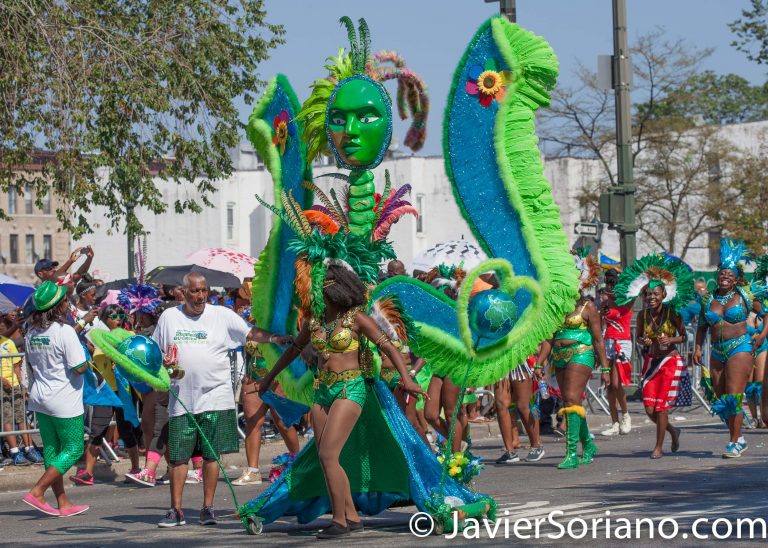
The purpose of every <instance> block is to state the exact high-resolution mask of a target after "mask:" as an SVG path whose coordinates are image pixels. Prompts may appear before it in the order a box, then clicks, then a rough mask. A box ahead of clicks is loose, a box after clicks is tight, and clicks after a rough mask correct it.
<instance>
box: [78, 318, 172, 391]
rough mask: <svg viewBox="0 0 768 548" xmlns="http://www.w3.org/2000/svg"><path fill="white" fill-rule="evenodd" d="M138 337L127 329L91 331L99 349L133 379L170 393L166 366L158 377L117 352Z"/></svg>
mask: <svg viewBox="0 0 768 548" xmlns="http://www.w3.org/2000/svg"><path fill="white" fill-rule="evenodd" d="M134 335H136V333H133V332H131V331H127V330H125V329H120V328H117V329H113V330H112V331H107V330H106V329H91V331H90V332H89V336H90V338H91V341H92V342H93V344H94V345H95V346H96V347H98V348H99V349H100V350H101V351H102V352H104V354H106V356H107V357H108V358H109V359H110V360H112V361H113V362H115V363H116V364H117V365H119V366H120V367H121V368H122V369H124V370H125V371H127V372H128V374H130V375H131V376H132V377H134V378H137V379H139V380H140V381H141V382H143V383H144V384H147V385H149V386H151V387H152V388H154V389H155V390H160V391H161V392H168V389H169V388H170V387H171V378H170V377H169V376H168V371H167V370H166V368H165V366H163V365H161V366H160V369H159V370H158V372H157V376H155V375H153V374H151V373H149V372H148V371H146V370H145V369H144V368H143V367H140V366H139V365H136V364H135V363H133V362H132V361H131V360H130V359H129V358H128V356H126V355H125V354H122V353H120V352H118V351H117V347H118V346H120V344H121V343H122V342H123V341H125V340H127V339H130V338H131V337H133V336H134Z"/></svg>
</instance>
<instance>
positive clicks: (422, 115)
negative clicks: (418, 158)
mask: <svg viewBox="0 0 768 548" xmlns="http://www.w3.org/2000/svg"><path fill="white" fill-rule="evenodd" d="M384 63H392V65H384ZM366 72H367V73H368V75H369V76H370V77H371V78H373V79H374V80H376V81H377V82H386V81H387V80H392V79H397V112H398V114H399V115H400V119H401V120H405V119H407V118H408V116H409V115H410V116H412V117H413V122H412V123H411V127H410V128H409V129H408V133H407V134H406V135H405V141H404V144H405V146H407V147H408V148H410V149H411V150H413V151H414V152H417V151H419V150H421V148H422V147H423V146H424V141H425V140H426V139H427V116H428V115H429V95H428V94H427V86H426V84H425V83H424V80H422V79H421V77H419V75H418V74H416V73H415V72H413V71H412V70H410V69H409V68H408V67H407V66H406V63H405V59H403V58H402V57H401V56H400V55H399V54H398V53H397V52H395V51H389V50H382V51H379V52H377V53H375V54H374V55H373V58H372V60H371V62H370V63H369V64H368V66H367V70H366Z"/></svg>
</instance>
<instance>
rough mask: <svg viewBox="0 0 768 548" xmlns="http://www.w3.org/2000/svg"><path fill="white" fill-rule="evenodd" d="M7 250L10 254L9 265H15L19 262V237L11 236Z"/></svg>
mask: <svg viewBox="0 0 768 548" xmlns="http://www.w3.org/2000/svg"><path fill="white" fill-rule="evenodd" d="M8 250H9V252H10V254H11V263H12V264H16V263H18V262H19V235H18V234H11V241H10V245H9V246H8Z"/></svg>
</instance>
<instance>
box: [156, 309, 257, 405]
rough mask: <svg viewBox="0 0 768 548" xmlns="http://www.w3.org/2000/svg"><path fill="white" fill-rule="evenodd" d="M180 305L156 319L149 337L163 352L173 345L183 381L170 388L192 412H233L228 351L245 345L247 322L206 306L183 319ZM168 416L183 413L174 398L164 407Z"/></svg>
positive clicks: (226, 312)
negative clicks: (182, 373) (229, 410)
mask: <svg viewBox="0 0 768 548" xmlns="http://www.w3.org/2000/svg"><path fill="white" fill-rule="evenodd" d="M182 307H183V305H179V306H177V307H175V308H169V309H168V310H166V311H165V312H163V314H162V315H161V316H160V320H159V321H158V322H157V327H156V328H155V332H154V334H153V335H152V338H153V339H154V340H155V341H156V342H157V344H158V345H159V346H160V350H162V351H163V352H165V351H166V350H167V349H168V347H169V346H170V345H172V344H175V345H176V346H177V348H178V354H177V357H178V363H179V367H181V368H182V369H184V373H185V374H184V378H183V379H179V380H174V381H172V383H171V387H172V389H173V391H174V392H176V393H177V394H178V395H179V399H180V400H181V401H182V402H183V403H184V405H186V406H187V409H189V411H190V412H192V413H195V414H197V413H202V412H204V411H223V410H226V409H235V396H234V394H233V392H232V373H231V366H230V361H229V352H230V350H231V349H233V348H237V347H238V346H242V345H244V344H245V339H246V337H247V336H248V333H249V332H250V331H251V327H250V326H249V325H248V323H247V322H246V321H245V320H244V319H243V318H242V317H241V316H238V315H237V314H236V313H235V312H233V311H232V310H230V309H229V308H226V307H223V306H216V305H211V304H206V305H205V309H204V310H203V313H202V314H200V315H199V316H192V317H190V316H187V315H186V314H184V312H183V311H182ZM168 413H169V415H170V416H171V417H178V416H179V415H183V414H184V413H185V411H184V408H183V407H182V406H181V405H180V404H179V402H178V401H177V400H176V398H174V397H171V398H170V402H169V404H168Z"/></svg>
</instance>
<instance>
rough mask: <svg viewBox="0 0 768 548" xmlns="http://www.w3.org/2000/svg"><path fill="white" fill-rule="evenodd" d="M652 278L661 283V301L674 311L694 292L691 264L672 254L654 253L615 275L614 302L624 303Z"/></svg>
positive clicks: (633, 296) (683, 304)
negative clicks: (663, 291)
mask: <svg viewBox="0 0 768 548" xmlns="http://www.w3.org/2000/svg"><path fill="white" fill-rule="evenodd" d="M652 280H658V281H660V282H661V283H662V284H664V290H665V291H666V293H667V296H666V297H664V304H666V305H668V306H669V307H670V308H672V309H673V310H675V311H679V310H680V309H681V308H683V307H684V306H685V305H687V304H688V303H689V302H690V300H691V299H692V298H693V296H694V294H695V293H696V291H695V289H694V287H693V272H692V271H691V267H689V266H688V265H687V264H685V263H684V262H683V261H681V260H680V259H678V258H677V257H674V256H672V255H665V254H660V253H655V254H652V255H646V256H645V257H643V258H641V259H638V260H636V261H635V262H634V263H632V264H631V265H630V266H628V267H627V268H625V269H624V272H622V273H621V274H620V275H619V279H618V282H617V283H616V287H615V288H614V291H615V293H616V303H617V304H619V305H623V304H627V303H628V302H630V301H631V300H632V299H634V298H635V297H637V296H638V295H640V293H641V292H642V291H643V289H644V288H645V287H646V286H647V285H648V284H649V283H650V282H651V281H652Z"/></svg>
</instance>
